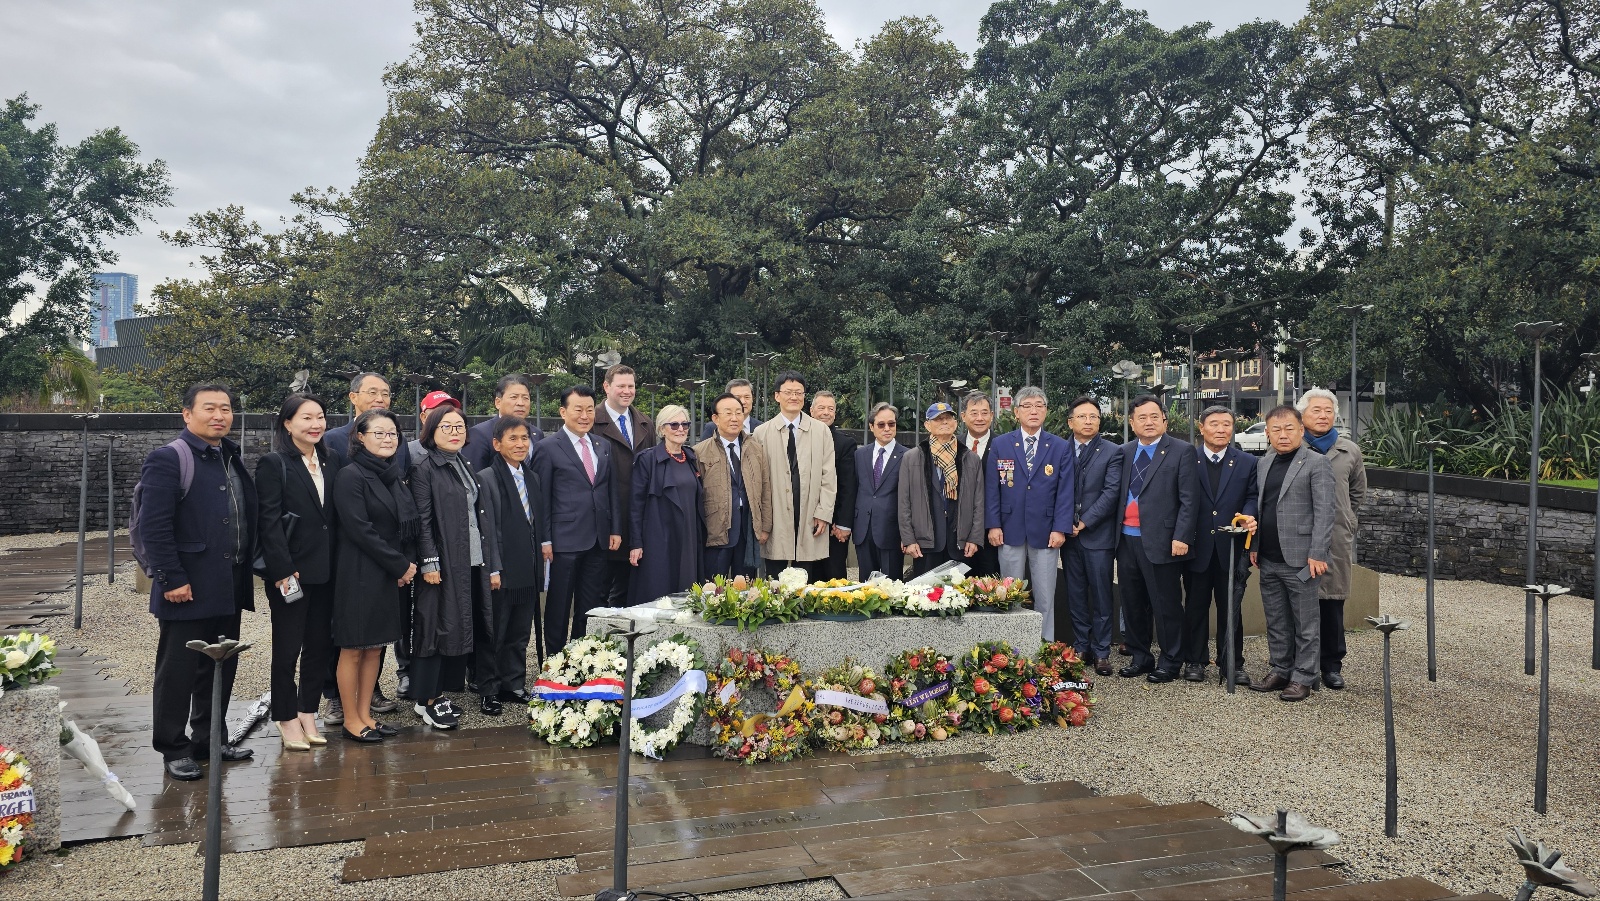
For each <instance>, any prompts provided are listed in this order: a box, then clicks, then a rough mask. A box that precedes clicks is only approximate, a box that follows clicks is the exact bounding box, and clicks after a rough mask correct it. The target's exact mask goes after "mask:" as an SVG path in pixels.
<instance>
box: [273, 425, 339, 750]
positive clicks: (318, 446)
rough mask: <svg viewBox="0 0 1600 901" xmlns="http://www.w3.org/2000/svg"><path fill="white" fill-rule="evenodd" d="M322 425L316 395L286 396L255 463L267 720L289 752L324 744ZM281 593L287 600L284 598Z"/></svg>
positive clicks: (328, 483)
mask: <svg viewBox="0 0 1600 901" xmlns="http://www.w3.org/2000/svg"><path fill="white" fill-rule="evenodd" d="M327 427H328V422H327V418H326V417H325V416H324V415H323V404H322V399H321V398H319V397H315V396H313V395H310V394H291V395H289V396H288V398H286V399H285V400H284V402H283V407H282V408H281V409H279V410H278V418H277V420H275V421H274V422H273V424H272V443H273V447H274V448H275V451H274V452H273V453H270V454H267V455H266V456H264V457H262V458H261V460H260V461H259V462H257V463H256V497H257V499H258V505H257V511H258V516H259V519H258V523H257V535H258V536H259V538H258V542H259V543H258V545H257V546H258V547H259V548H260V552H261V559H262V560H263V562H265V563H266V570H265V572H264V574H263V581H264V582H266V586H267V605H268V607H269V608H270V609H271V611H272V719H273V720H274V721H275V722H277V724H278V735H279V737H280V738H281V739H282V740H283V747H284V749H285V750H289V751H309V750H311V746H312V745H325V744H327V743H328V742H327V740H326V739H324V738H323V737H322V734H321V733H320V732H318V730H317V707H318V705H319V704H320V703H321V701H322V697H321V691H322V679H323V677H324V674H325V673H327V671H328V664H329V661H330V659H331V658H332V656H333V539H334V512H333V483H334V476H335V473H337V472H338V468H339V463H338V461H337V460H336V459H335V458H334V457H333V455H332V454H330V453H328V450H327V448H325V447H323V445H322V435H323V433H324V432H325V431H327ZM286 594H287V595H289V596H291V597H293V600H285V595H286ZM297 663H298V664H299V667H300V676H301V677H300V682H299V684H298V685H296V684H295V665H296V664H297Z"/></svg>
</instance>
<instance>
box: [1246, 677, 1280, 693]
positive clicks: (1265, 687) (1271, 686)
mask: <svg viewBox="0 0 1600 901" xmlns="http://www.w3.org/2000/svg"><path fill="white" fill-rule="evenodd" d="M1287 687H1289V680H1288V679H1285V678H1284V677H1283V676H1280V675H1278V674H1277V673H1273V674H1271V675H1269V676H1267V677H1266V678H1265V679H1262V680H1261V681H1260V682H1257V683H1255V684H1253V685H1251V686H1250V690H1251V691H1282V690H1283V689H1285V688H1287Z"/></svg>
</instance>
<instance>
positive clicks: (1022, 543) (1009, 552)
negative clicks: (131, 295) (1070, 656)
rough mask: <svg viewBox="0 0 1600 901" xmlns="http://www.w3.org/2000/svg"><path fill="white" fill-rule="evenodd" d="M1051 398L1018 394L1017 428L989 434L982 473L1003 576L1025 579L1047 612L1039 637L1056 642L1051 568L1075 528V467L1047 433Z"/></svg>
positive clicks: (1027, 390) (1032, 390)
mask: <svg viewBox="0 0 1600 901" xmlns="http://www.w3.org/2000/svg"><path fill="white" fill-rule="evenodd" d="M1049 412H1050V408H1049V401H1048V400H1047V399H1046V397H1045V393H1044V390H1043V389H1042V388H1036V387H1034V386H1032V385H1029V386H1027V387H1024V388H1022V389H1020V390H1019V391H1017V395H1016V415H1017V430H1016V431H1014V432H1007V433H1006V434H1004V435H1000V436H998V437H997V438H995V439H994V441H995V445H996V446H995V447H993V448H991V449H990V451H989V468H988V469H987V470H985V476H984V486H983V501H984V507H985V508H986V509H985V512H984V524H985V525H986V526H987V527H988V529H989V544H991V545H993V546H994V547H996V548H998V549H999V551H1000V574H1001V575H1002V576H1010V577H1014V578H1018V579H1020V578H1023V577H1024V573H1026V576H1027V578H1028V580H1029V583H1030V585H1029V587H1030V588H1031V589H1032V591H1033V599H1034V600H1033V606H1034V609H1035V610H1038V611H1039V612H1040V613H1041V614H1043V615H1044V623H1043V633H1044V634H1043V637H1044V640H1045V641H1055V640H1056V605H1055V597H1056V571H1057V569H1058V568H1059V565H1060V562H1061V546H1062V545H1064V544H1066V542H1067V536H1068V535H1070V534H1071V533H1072V525H1073V521H1074V518H1075V517H1074V505H1073V490H1074V487H1075V486H1074V483H1075V482H1076V480H1077V470H1076V469H1075V468H1074V467H1073V458H1072V452H1071V451H1070V450H1069V449H1068V448H1067V444H1068V442H1066V441H1064V440H1062V439H1061V437H1060V436H1059V435H1052V434H1050V433H1049V432H1047V431H1045V430H1044V420H1045V416H1046V415H1047V414H1048V413H1049Z"/></svg>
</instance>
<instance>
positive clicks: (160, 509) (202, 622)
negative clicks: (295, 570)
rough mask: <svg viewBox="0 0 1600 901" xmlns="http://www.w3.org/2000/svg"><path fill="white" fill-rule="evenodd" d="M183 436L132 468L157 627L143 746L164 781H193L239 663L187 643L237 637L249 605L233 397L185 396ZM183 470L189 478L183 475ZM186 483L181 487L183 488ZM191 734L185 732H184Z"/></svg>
mask: <svg viewBox="0 0 1600 901" xmlns="http://www.w3.org/2000/svg"><path fill="white" fill-rule="evenodd" d="M183 424H184V430H183V431H182V432H181V433H179V435H178V438H177V440H175V441H173V442H172V443H170V444H164V445H162V446H161V447H158V448H156V449H155V450H153V451H151V452H150V453H149V455H148V456H146V457H145V459H144V467H143V469H141V470H140V472H139V483H138V492H139V494H138V497H139V521H138V528H139V541H140V544H141V545H142V546H143V548H144V559H143V561H142V563H143V565H144V566H145V568H146V572H147V573H148V574H149V575H150V583H151V584H150V613H151V614H152V615H154V616H155V618H156V619H157V620H158V621H159V624H160V627H161V637H160V638H159V639H158V640H157V643H156V671H155V684H154V686H153V688H152V690H151V692H150V695H151V697H150V700H151V708H152V709H151V722H150V743H151V745H153V746H154V747H155V749H156V750H157V751H158V752H160V754H161V758H162V760H163V761H164V764H165V767H166V771H167V775H168V776H171V777H172V778H174V779H181V780H184V781H191V780H194V779H199V778H200V765H199V763H197V762H196V761H198V760H203V759H206V758H207V756H208V755H209V753H210V744H211V691H212V681H213V680H214V679H221V680H222V715H223V717H226V716H227V715H228V698H229V696H230V695H231V694H232V692H233V676H234V672H235V671H236V670H237V668H238V660H237V658H235V659H232V660H228V661H226V662H224V663H222V664H221V665H220V666H219V665H218V664H217V663H216V662H215V661H213V660H212V659H211V658H210V657H207V656H206V655H204V654H201V653H197V652H195V651H191V650H189V649H188V648H187V647H185V645H186V644H187V643H188V642H190V641H194V640H196V639H199V640H201V641H204V642H205V643H207V644H211V643H212V642H215V641H216V640H217V636H219V635H221V636H226V637H228V638H238V637H239V614H240V611H241V610H254V609H255V583H254V582H253V575H254V574H253V573H252V572H251V571H250V562H251V560H252V559H253V558H254V557H255V529H254V528H253V526H254V524H255V521H256V490H255V484H254V483H253V482H252V481H251V479H250V474H249V473H248V472H247V471H245V467H244V461H243V460H241V459H240V457H239V445H237V444H235V443H233V442H232V441H229V440H228V439H227V438H226V437H224V436H226V435H227V434H228V433H229V432H230V431H232V430H233V393H232V392H231V391H230V390H229V389H228V386H226V385H223V384H219V383H215V382H201V383H199V384H196V385H195V386H193V387H192V388H190V389H189V391H188V392H187V393H186V394H185V395H184V398H183ZM185 474H187V478H185ZM185 482H187V483H188V484H185ZM186 726H187V727H188V731H187V732H185V727H186ZM250 756H251V751H250V749H249V748H234V747H224V748H223V749H222V759H223V760H228V761H233V760H245V759H247V758H249V757H250Z"/></svg>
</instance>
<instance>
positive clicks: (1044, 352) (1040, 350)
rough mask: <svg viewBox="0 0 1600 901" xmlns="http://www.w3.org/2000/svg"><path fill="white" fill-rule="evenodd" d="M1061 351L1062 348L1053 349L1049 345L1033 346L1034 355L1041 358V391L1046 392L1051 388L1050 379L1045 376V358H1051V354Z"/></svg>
mask: <svg viewBox="0 0 1600 901" xmlns="http://www.w3.org/2000/svg"><path fill="white" fill-rule="evenodd" d="M1060 349H1061V348H1059V347H1051V346H1050V345H1048V344H1035V345H1034V346H1033V355H1034V356H1036V357H1038V358H1039V390H1040V391H1046V390H1048V389H1049V387H1050V385H1049V382H1050V379H1049V378H1048V377H1047V376H1046V375H1045V372H1044V360H1045V357H1048V356H1050V355H1051V354H1053V353H1055V352H1056V351H1058V350H1060Z"/></svg>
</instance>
